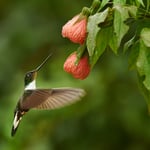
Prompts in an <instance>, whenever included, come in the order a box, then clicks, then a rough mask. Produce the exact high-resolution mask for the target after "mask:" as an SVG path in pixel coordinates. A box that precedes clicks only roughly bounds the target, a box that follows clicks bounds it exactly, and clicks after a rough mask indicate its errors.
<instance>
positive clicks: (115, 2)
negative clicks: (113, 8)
mask: <svg viewBox="0 0 150 150" xmlns="http://www.w3.org/2000/svg"><path fill="white" fill-rule="evenodd" d="M113 2H114V4H125V3H126V0H114V1H113Z"/></svg>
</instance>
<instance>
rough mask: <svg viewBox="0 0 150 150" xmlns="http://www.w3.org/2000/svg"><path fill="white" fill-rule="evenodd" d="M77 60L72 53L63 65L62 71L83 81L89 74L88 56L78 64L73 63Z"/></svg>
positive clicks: (75, 55)
mask: <svg viewBox="0 0 150 150" xmlns="http://www.w3.org/2000/svg"><path fill="white" fill-rule="evenodd" d="M76 60H77V54H76V52H74V53H72V54H71V55H70V56H69V57H68V58H67V59H66V61H65V63H64V70H65V71H66V72H68V73H70V74H72V75H73V77H74V78H77V79H81V80H83V79H85V78H86V77H87V76H88V75H89V73H90V65H89V62H88V56H86V55H85V56H83V57H82V58H81V59H80V60H79V62H78V64H77V65H76V64H75V62H76Z"/></svg>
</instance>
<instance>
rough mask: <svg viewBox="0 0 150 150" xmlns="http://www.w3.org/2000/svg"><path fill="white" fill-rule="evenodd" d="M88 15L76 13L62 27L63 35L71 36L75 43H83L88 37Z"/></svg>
mask: <svg viewBox="0 0 150 150" xmlns="http://www.w3.org/2000/svg"><path fill="white" fill-rule="evenodd" d="M86 26H87V17H86V16H83V15H80V14H79V15H76V16H75V17H73V18H72V19H71V20H69V21H68V22H67V23H66V24H65V25H64V26H63V28H62V36H63V37H67V38H69V39H70V40H71V41H72V42H74V43H79V44H83V43H84V41H85V39H86Z"/></svg>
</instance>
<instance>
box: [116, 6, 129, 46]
mask: <svg viewBox="0 0 150 150" xmlns="http://www.w3.org/2000/svg"><path fill="white" fill-rule="evenodd" d="M114 8H115V12H114V32H115V33H116V37H117V43H116V45H117V47H119V46H120V43H121V40H122V38H123V36H124V35H125V34H126V33H127V31H128V29H129V27H128V26H127V25H126V24H125V23H124V22H125V21H126V19H127V18H129V14H128V10H127V9H126V8H125V7H123V6H121V5H116V6H115V7H114Z"/></svg>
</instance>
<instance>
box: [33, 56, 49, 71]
mask: <svg viewBox="0 0 150 150" xmlns="http://www.w3.org/2000/svg"><path fill="white" fill-rule="evenodd" d="M50 56H52V54H49V55H48V56H47V57H46V58H45V60H44V61H43V62H42V63H41V64H40V65H39V66H38V67H37V68H36V69H35V72H38V71H39V70H40V69H41V68H42V67H43V66H44V64H45V63H46V62H47V61H48V59H49V58H50Z"/></svg>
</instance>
